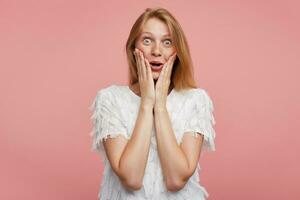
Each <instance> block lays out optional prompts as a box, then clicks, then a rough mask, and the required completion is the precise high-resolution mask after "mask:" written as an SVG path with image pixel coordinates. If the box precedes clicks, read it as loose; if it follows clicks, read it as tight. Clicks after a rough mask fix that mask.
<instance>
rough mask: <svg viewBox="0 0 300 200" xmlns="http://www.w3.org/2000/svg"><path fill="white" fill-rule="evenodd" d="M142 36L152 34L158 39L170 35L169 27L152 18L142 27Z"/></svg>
mask: <svg viewBox="0 0 300 200" xmlns="http://www.w3.org/2000/svg"><path fill="white" fill-rule="evenodd" d="M141 34H150V35H154V36H157V37H162V36H166V35H170V31H169V29H168V26H167V25H166V24H165V23H164V22H162V21H161V20H159V19H156V18H151V19H149V20H148V21H147V22H146V23H145V24H144V26H143V27H142V32H141Z"/></svg>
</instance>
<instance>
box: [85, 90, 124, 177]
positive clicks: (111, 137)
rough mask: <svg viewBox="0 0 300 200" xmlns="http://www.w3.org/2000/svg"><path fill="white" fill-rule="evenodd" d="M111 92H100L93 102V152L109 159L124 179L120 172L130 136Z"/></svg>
mask: <svg viewBox="0 0 300 200" xmlns="http://www.w3.org/2000/svg"><path fill="white" fill-rule="evenodd" d="M110 89H113V88H110ZM114 98H115V95H113V94H112V91H110V90H107V89H105V90H100V91H99V92H98V93H97V95H96V98H95V99H94V101H93V104H92V106H91V110H93V115H92V117H91V118H92V120H93V125H94V126H93V132H92V136H93V145H92V146H93V150H95V151H97V152H99V153H100V155H101V157H102V158H103V157H107V159H108V161H109V163H110V165H111V167H112V169H113V170H114V172H115V173H116V174H117V175H118V176H120V178H123V176H122V174H121V173H120V170H119V163H120V159H121V156H122V153H123V151H124V149H125V147H126V145H127V141H128V139H129V138H128V134H127V128H126V124H125V122H124V120H123V119H122V117H121V114H120V108H119V106H118V104H117V103H116V101H115V99H114Z"/></svg>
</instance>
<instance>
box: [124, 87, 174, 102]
mask: <svg viewBox="0 0 300 200" xmlns="http://www.w3.org/2000/svg"><path fill="white" fill-rule="evenodd" d="M126 88H127V89H128V90H129V92H130V94H131V96H134V98H136V99H138V100H141V97H140V96H138V95H137V94H135V93H134V92H133V91H132V90H131V89H130V87H129V85H126ZM174 90H175V89H174V88H173V89H172V90H171V92H170V93H169V94H168V96H167V99H168V98H169V97H170V96H172V95H173V93H174V92H175V91H174Z"/></svg>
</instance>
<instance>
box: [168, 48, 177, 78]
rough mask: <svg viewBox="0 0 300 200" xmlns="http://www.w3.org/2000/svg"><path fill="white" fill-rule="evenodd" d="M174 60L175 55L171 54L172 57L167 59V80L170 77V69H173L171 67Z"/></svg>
mask: <svg viewBox="0 0 300 200" xmlns="http://www.w3.org/2000/svg"><path fill="white" fill-rule="evenodd" d="M175 58H176V53H175V54H173V55H172V56H171V57H170V59H169V64H168V72H167V75H166V76H167V77H168V78H170V77H171V74H172V69H173V65H174V61H175Z"/></svg>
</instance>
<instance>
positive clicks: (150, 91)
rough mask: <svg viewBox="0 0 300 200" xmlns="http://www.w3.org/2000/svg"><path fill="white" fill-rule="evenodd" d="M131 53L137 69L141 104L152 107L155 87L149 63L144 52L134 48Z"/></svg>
mask: <svg viewBox="0 0 300 200" xmlns="http://www.w3.org/2000/svg"><path fill="white" fill-rule="evenodd" d="M133 54H134V56H135V60H136V64H137V70H138V79H139V86H140V93H141V104H142V105H143V106H149V107H151V108H153V107H154V104H155V89H154V81H153V77H152V70H151V67H150V63H149V61H148V60H147V59H146V58H144V54H143V52H142V51H141V50H139V49H137V48H135V51H134V52H133Z"/></svg>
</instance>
